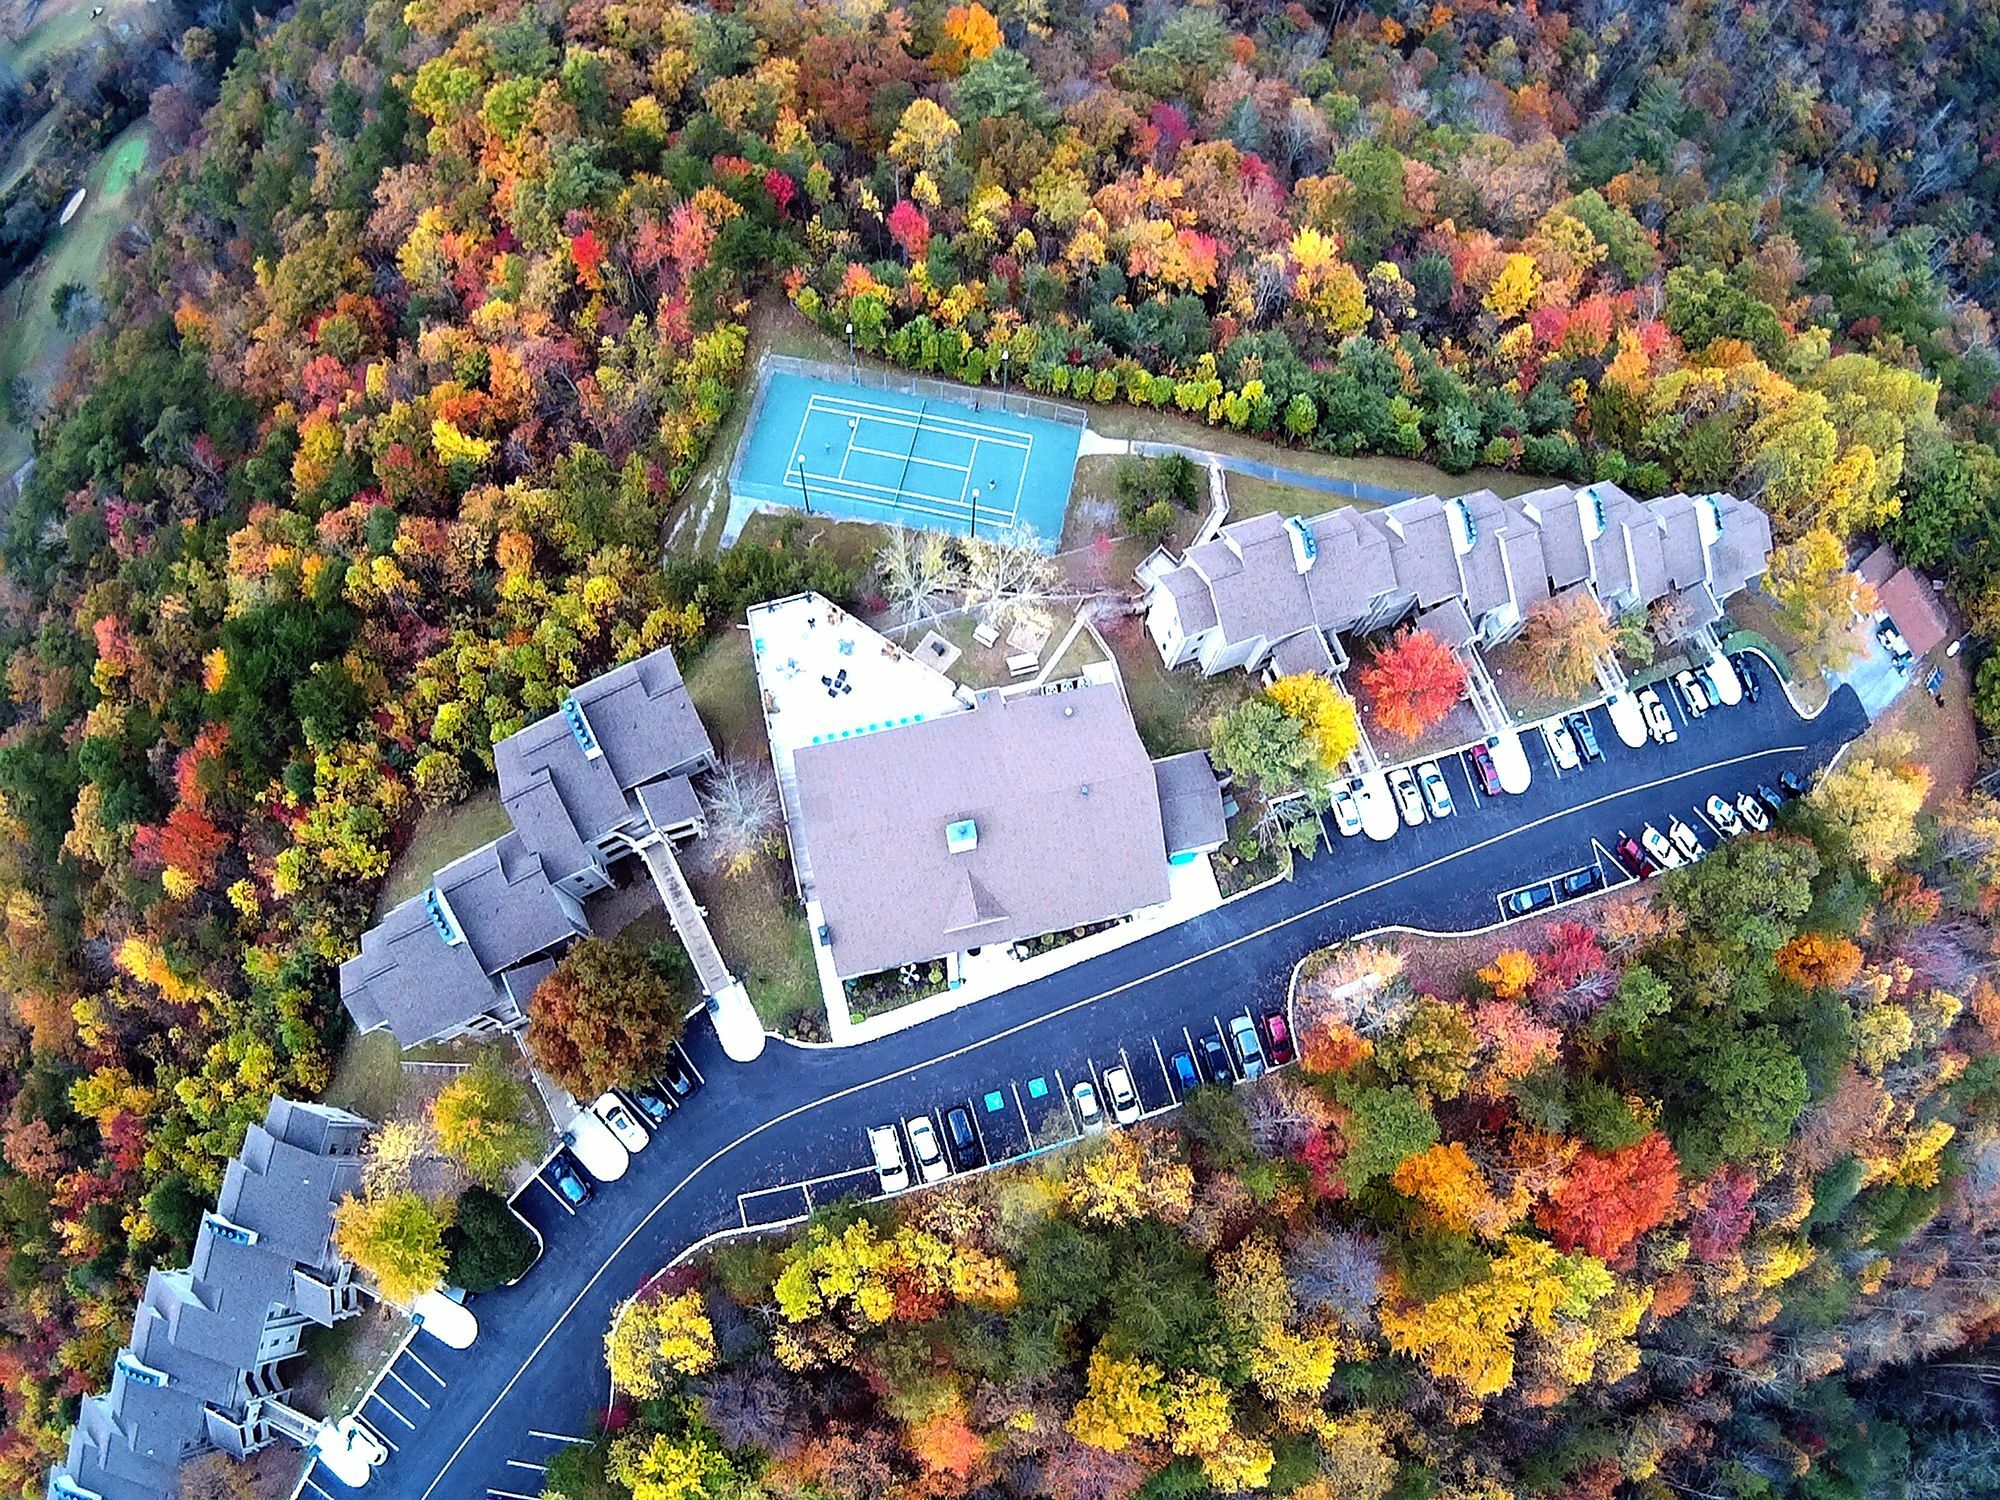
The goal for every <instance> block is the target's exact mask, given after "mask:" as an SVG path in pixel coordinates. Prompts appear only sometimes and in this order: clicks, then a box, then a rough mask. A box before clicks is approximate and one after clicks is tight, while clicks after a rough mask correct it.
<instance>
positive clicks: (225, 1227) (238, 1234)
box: [201, 1213, 257, 1245]
mask: <svg viewBox="0 0 2000 1500" xmlns="http://www.w3.org/2000/svg"><path fill="white" fill-rule="evenodd" d="M201 1221H202V1223H204V1224H206V1225H207V1226H208V1232H209V1233H210V1234H212V1235H214V1236H215V1237H216V1238H217V1239H219V1240H227V1241H229V1243H230V1244H232V1245H254V1244H256V1243H257V1231H256V1230H254V1229H245V1228H244V1227H243V1226H242V1225H241V1224H232V1223H230V1222H229V1221H228V1220H227V1219H225V1218H223V1217H222V1215H221V1214H218V1213H205V1214H203V1215H202V1216H201Z"/></svg>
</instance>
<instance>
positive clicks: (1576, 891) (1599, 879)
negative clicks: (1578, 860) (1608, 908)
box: [1556, 865, 1604, 901]
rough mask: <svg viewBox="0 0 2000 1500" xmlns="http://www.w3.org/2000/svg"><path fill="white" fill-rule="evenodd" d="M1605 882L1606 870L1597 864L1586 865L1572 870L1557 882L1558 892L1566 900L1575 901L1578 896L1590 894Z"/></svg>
mask: <svg viewBox="0 0 2000 1500" xmlns="http://www.w3.org/2000/svg"><path fill="white" fill-rule="evenodd" d="M1603 884H1604V872H1603V871H1602V870H1600V869H1598V868H1597V866H1596V865H1585V866H1584V867H1583V868H1582V869H1581V870H1571V871H1570V872H1569V874H1567V875H1565V876H1563V878H1562V879H1561V880H1558V881H1557V882H1556V894H1558V895H1559V896H1561V897H1562V898H1563V900H1565V901H1574V900H1575V899H1576V898H1577V897H1578V896H1588V895H1589V894H1590V893H1591V892H1592V891H1594V890H1596V889H1597V888H1598V887H1599V886H1600V885H1603Z"/></svg>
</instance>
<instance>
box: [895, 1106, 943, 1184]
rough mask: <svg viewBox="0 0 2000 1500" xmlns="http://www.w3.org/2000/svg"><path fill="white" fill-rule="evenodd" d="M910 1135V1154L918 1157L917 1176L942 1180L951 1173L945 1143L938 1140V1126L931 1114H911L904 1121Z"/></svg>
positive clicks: (925, 1179) (931, 1180)
mask: <svg viewBox="0 0 2000 1500" xmlns="http://www.w3.org/2000/svg"><path fill="white" fill-rule="evenodd" d="M903 1129H904V1130H905V1131H906V1132H908V1134H909V1137H910V1155H912V1156H914V1157H915V1158H916V1159H917V1176H918V1177H919V1178H921V1179H922V1180H923V1181H925V1182H940V1181H942V1180H943V1179H944V1178H946V1177H949V1176H950V1175H951V1163H950V1162H948V1161H946V1160H945V1159H944V1144H943V1143H942V1142H941V1141H939V1140H938V1133H937V1126H935V1125H933V1124H932V1123H931V1117H930V1116H929V1115H911V1116H910V1117H909V1119H907V1120H905V1121H904V1122H903Z"/></svg>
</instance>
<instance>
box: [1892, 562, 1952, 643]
mask: <svg viewBox="0 0 2000 1500" xmlns="http://www.w3.org/2000/svg"><path fill="white" fill-rule="evenodd" d="M1875 601H1876V603H1877V604H1879V605H1881V607H1882V608H1883V609H1885V610H1887V611H1888V614H1889V618H1890V619H1892V620H1894V621H1895V622H1896V628H1897V629H1898V630H1900V631H1901V632H1902V633H1903V639H1904V641H1906V642H1907V643H1908V644H1909V647H1910V650H1911V652H1912V653H1913V654H1914V655H1917V656H1922V655H1924V654H1925V653H1926V652H1928V651H1931V650H1933V649H1935V648H1936V647H1937V646H1938V645H1940V644H1942V643H1943V641H1944V640H1945V638H1946V637H1947V636H1949V635H1950V634H1951V622H1950V621H1949V620H1947V619H1946V618H1945V613H1944V606H1943V605H1942V604H1941V603H1939V601H1938V595H1937V590H1935V589H1933V588H1932V587H1931V586H1930V584H1929V583H1927V582H1925V580H1924V579H1923V577H1922V576H1921V575H1920V574H1917V573H1913V572H1911V571H1910V570H1909V569H1908V568H1898V569H1897V570H1896V571H1895V572H1894V573H1892V574H1890V575H1889V578H1888V581H1887V582H1885V583H1884V584H1882V586H1881V587H1880V588H1878V589H1876V591H1875Z"/></svg>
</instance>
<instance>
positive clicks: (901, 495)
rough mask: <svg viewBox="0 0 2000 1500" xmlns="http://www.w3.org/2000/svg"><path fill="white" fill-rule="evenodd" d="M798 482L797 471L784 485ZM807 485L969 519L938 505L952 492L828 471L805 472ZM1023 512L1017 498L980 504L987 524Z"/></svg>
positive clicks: (867, 501)
mask: <svg viewBox="0 0 2000 1500" xmlns="http://www.w3.org/2000/svg"><path fill="white" fill-rule="evenodd" d="M797 485H798V476H797V475H796V474H791V475H787V476H786V478H785V482H784V488H785V489H787V490H790V489H794V488H796V487H797ZM806 487H807V493H808V495H812V496H817V495H822V494H824V495H831V496H833V497H834V498H835V499H839V500H847V501H851V502H853V503H854V504H856V505H889V506H894V507H896V508H897V509H900V510H907V511H910V512H912V513H913V514H916V515H922V516H935V517H937V518H938V519H939V520H943V521H957V522H961V523H962V522H964V521H965V519H966V517H965V515H964V514H963V513H962V512H960V511H956V510H940V509H937V507H938V506H948V505H950V504H951V503H952V502H951V499H950V497H949V496H940V495H931V494H926V493H925V492H924V491H922V490H899V489H895V488H893V487H892V486H890V485H886V484H871V483H869V482H868V481H867V480H864V479H848V478H846V477H844V476H843V477H839V478H829V477H828V476H826V475H822V474H811V473H809V474H808V475H807V476H806ZM863 490H879V491H880V492H881V493H880V494H874V495H869V494H862V493H859V492H860V491H863ZM926 500H928V501H930V502H932V503H931V504H929V505H925V504H922V503H921V502H923V501H926ZM1020 514H1021V510H1020V503H1019V500H1018V498H1017V500H1016V502H1015V504H1014V505H1013V507H1011V508H1010V509H1008V510H1004V511H1003V510H1001V509H1000V508H999V507H998V506H991V505H982V506H980V507H979V515H980V517H981V518H982V519H983V520H984V521H985V523H986V524H988V525H998V526H1012V525H1015V524H1018V522H1019V520H1020Z"/></svg>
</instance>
